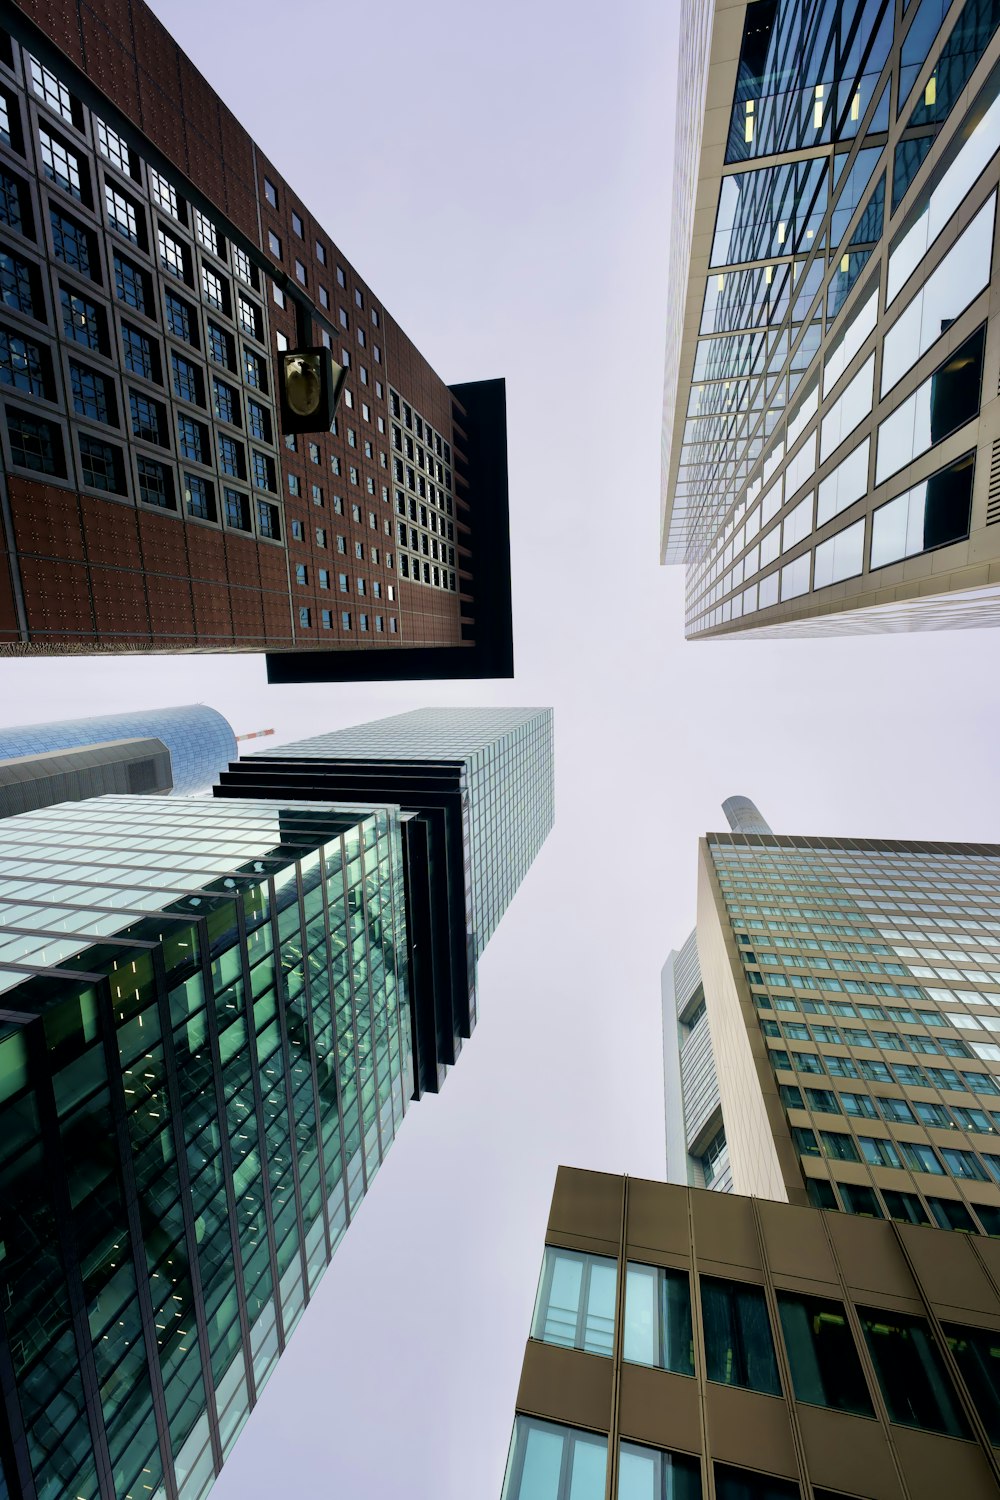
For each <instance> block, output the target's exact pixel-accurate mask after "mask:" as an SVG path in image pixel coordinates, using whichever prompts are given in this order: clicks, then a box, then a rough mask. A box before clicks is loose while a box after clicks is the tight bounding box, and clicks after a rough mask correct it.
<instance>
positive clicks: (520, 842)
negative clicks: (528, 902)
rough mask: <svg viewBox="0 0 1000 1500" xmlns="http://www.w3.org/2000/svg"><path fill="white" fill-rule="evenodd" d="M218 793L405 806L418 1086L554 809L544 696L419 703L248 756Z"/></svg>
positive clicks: (438, 1075)
mask: <svg viewBox="0 0 1000 1500" xmlns="http://www.w3.org/2000/svg"><path fill="white" fill-rule="evenodd" d="M217 795H219V796H231V797H240V798H245V797H254V796H262V797H267V798H272V797H283V798H298V797H306V798H310V799H317V798H319V799H328V800H334V801H351V802H354V801H365V800H370V799H376V800H385V801H389V802H392V803H394V804H398V806H399V807H400V809H401V812H402V814H403V821H402V825H401V827H402V839H403V860H404V869H405V873H406V881H405V889H406V899H407V913H408V921H409V926H410V931H411V934H412V936H413V949H414V955H415V956H414V960H413V962H412V964H411V1000H412V1005H413V1014H414V1034H415V1037H416V1045H415V1050H416V1063H417V1065H416V1076H417V1082H416V1089H417V1092H418V1093H420V1092H422V1091H423V1090H425V1089H428V1090H432V1091H433V1090H436V1089H438V1088H440V1086H441V1083H442V1082H443V1080H444V1076H445V1072H446V1069H447V1067H448V1066H449V1065H450V1064H452V1063H454V1062H455V1061H456V1059H457V1057H458V1054H459V1052H460V1051H461V1048H462V1043H463V1041H464V1040H466V1039H467V1038H468V1037H470V1036H471V1035H472V1030H473V1028H474V1026H475V1024H476V1017H477V1013H478V1001H477V992H476V971H477V965H478V962H479V959H480V957H481V955H482V953H483V950H484V949H485V947H486V944H487V943H488V941H489V939H490V938H491V936H492V935H493V932H494V931H495V929H496V926H497V924H498V922H499V921H500V918H501V917H502V916H503V913H504V912H505V911H506V909H507V906H508V905H509V903H510V901H511V899H512V897H513V895H514V892H515V891H516V890H517V887H518V886H519V885H520V883H521V881H522V880H523V878H524V876H525V875H526V874H527V871H528V869H529V867H530V865H531V863H532V861H533V860H534V858H535V856H536V855H537V853H538V851H539V849H540V848H541V846H542V844H543V842H544V840H545V838H546V836H547V835H548V833H549V830H550V829H551V827H552V823H553V819H554V815H555V813H554V762H553V724H552V710H551V709H547V708H546V709H531V708H528V709H523V708H500V709H474V708H462V709H439V708H434V709H416V710H414V711H413V712H411V713H405V714H397V715H395V716H394V717H391V718H387V719H378V720H376V721H374V722H372V723H369V724H359V725H356V726H355V727H353V728H351V729H343V730H339V731H337V732H335V733H332V734H325V735H316V736H314V737H313V738H311V739H308V740H301V741H299V742H298V743H296V744H291V745H280V746H277V747H275V748H274V749H269V750H264V751H261V752H259V753H258V754H256V755H249V756H245V757H243V759H241V760H240V761H238V762H236V763H235V764H234V765H232V766H231V767H230V768H229V770H228V771H227V772H226V773H225V774H224V775H223V776H222V777H221V778H220V784H219V787H218V788H217Z"/></svg>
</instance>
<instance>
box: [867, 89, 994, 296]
mask: <svg viewBox="0 0 1000 1500" xmlns="http://www.w3.org/2000/svg"><path fill="white" fill-rule="evenodd" d="M998 147H1000V98H998V99H994V100H993V102H992V104H991V105H990V107H989V108H988V109H987V111H986V113H985V114H984V115H983V117H982V119H981V120H980V121H979V123H978V125H976V127H975V129H974V130H973V131H972V134H971V135H970V136H969V137H968V139H967V140H966V141H965V142H964V144H962V145H961V149H960V150H959V151H958V153H957V155H954V159H953V160H952V162H951V164H950V165H949V166H948V168H947V170H946V171H945V173H944V176H943V177H942V178H941V180H940V182H938V183H937V184H936V185H935V187H934V188H933V189H932V190H931V192H930V193H928V194H927V195H926V196H925V197H924V200H923V203H922V204H921V205H920V207H919V209H917V210H916V214H917V216H916V218H915V219H913V220H912V222H911V223H910V225H909V227H908V228H907V229H906V231H905V232H904V233H903V235H901V237H900V238H899V239H898V240H897V241H896V244H895V245H894V246H893V249H892V253H891V254H890V256H889V271H888V276H887V278H886V306H887V307H888V306H889V304H890V303H891V302H892V300H893V298H894V297H896V295H897V294H898V292H899V291H900V289H901V288H902V287H903V285H904V284H905V283H906V281H907V279H908V277H909V276H910V275H911V273H912V272H913V271H914V270H915V269H916V267H917V266H918V265H919V264H920V262H921V260H922V259H923V257H924V255H925V254H926V252H927V251H928V250H929V249H930V247H931V245H933V243H934V241H935V240H936V239H937V238H938V236H939V235H940V234H941V232H942V230H943V229H944V228H945V227H946V226H947V224H948V223H949V221H950V220H951V217H952V215H953V214H954V212H955V210H956V209H957V208H958V207H959V205H960V204H961V203H962V202H963V200H964V199H965V196H966V194H967V193H968V192H969V190H970V189H971V187H972V185H973V183H974V182H975V180H976V178H977V177H978V176H979V174H980V172H981V171H982V170H983V168H984V167H985V166H986V164H987V162H988V161H989V160H990V158H991V157H992V156H993V154H994V152H995V151H996V150H997V148H998Z"/></svg>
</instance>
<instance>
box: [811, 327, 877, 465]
mask: <svg viewBox="0 0 1000 1500" xmlns="http://www.w3.org/2000/svg"><path fill="white" fill-rule="evenodd" d="M887 337H888V336H887ZM874 392H875V355H874V354H870V355H869V356H868V358H867V359H866V360H865V362H864V364H863V365H862V366H861V369H860V370H859V371H858V373H857V374H856V375H855V377H854V379H853V380H851V381H850V382H849V383H848V384H847V385H846V386H845V387H844V390H843V391H842V393H841V394H840V395H839V396H838V397H837V399H836V401H835V402H834V403H833V405H832V406H831V407H830V409H829V411H828V412H827V413H826V415H825V416H824V418H823V422H822V426H821V429H820V442H819V459H820V463H825V462H826V460H827V459H828V458H829V457H830V454H831V453H833V451H834V450H835V449H836V448H839V447H840V445H841V443H842V442H843V441H844V439H845V438H847V437H849V436H850V434H851V433H852V432H853V431H854V429H855V428H856V427H857V426H858V424H859V422H863V421H864V419H865V417H867V415H868V413H869V412H870V411H871V409H872V401H873V399H874Z"/></svg>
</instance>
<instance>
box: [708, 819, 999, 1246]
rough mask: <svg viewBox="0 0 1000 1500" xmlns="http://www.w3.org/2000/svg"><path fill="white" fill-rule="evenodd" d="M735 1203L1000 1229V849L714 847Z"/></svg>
mask: <svg viewBox="0 0 1000 1500" xmlns="http://www.w3.org/2000/svg"><path fill="white" fill-rule="evenodd" d="M698 953H699V959H700V964H701V972H702V976H703V981H704V986H705V998H706V1002H707V1011H708V1019H709V1024H710V1026H711V1032H712V1042H713V1046H714V1052H715V1058H716V1066H717V1075H718V1082H719V1091H720V1098H721V1105H722V1113H723V1117H724V1119H725V1121H726V1125H727V1134H728V1140H729V1153H730V1162H731V1167H732V1175H733V1186H734V1188H735V1190H736V1191H737V1192H746V1193H754V1194H756V1195H760V1196H762V1197H774V1198H781V1199H787V1200H788V1201H790V1202H793V1203H813V1204H815V1205H817V1206H819V1207H823V1208H841V1209H843V1210H845V1211H846V1212H848V1213H854V1214H861V1215H874V1216H877V1217H885V1218H888V1219H896V1220H909V1221H910V1222H913V1223H916V1224H928V1223H930V1224H935V1225H938V1226H940V1227H941V1228H951V1229H960V1230H964V1231H967V1232H970V1233H979V1234H985V1235H998V1234H1000V1149H998V1147H1000V849H998V848H997V847H996V846H993V845H988V844H960V843H955V844H934V843H916V842H904V841H895V840H875V839H871V840H865V839H819V838H788V837H781V836H776V835H763V834H738V833H727V834H709V835H708V837H707V838H706V839H704V840H703V841H702V843H701V846H700V852H699V888H698Z"/></svg>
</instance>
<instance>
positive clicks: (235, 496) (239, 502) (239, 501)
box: [222, 489, 250, 531]
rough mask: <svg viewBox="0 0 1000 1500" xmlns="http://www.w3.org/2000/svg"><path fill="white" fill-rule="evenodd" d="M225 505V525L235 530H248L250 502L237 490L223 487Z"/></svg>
mask: <svg viewBox="0 0 1000 1500" xmlns="http://www.w3.org/2000/svg"><path fill="white" fill-rule="evenodd" d="M222 494H223V498H224V500H225V507H226V525H227V526H232V527H234V528H235V529H236V530H237V531H249V530H250V502H249V500H248V499H247V497H246V495H241V494H240V492H239V490H230V489H225V490H223V492H222Z"/></svg>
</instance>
